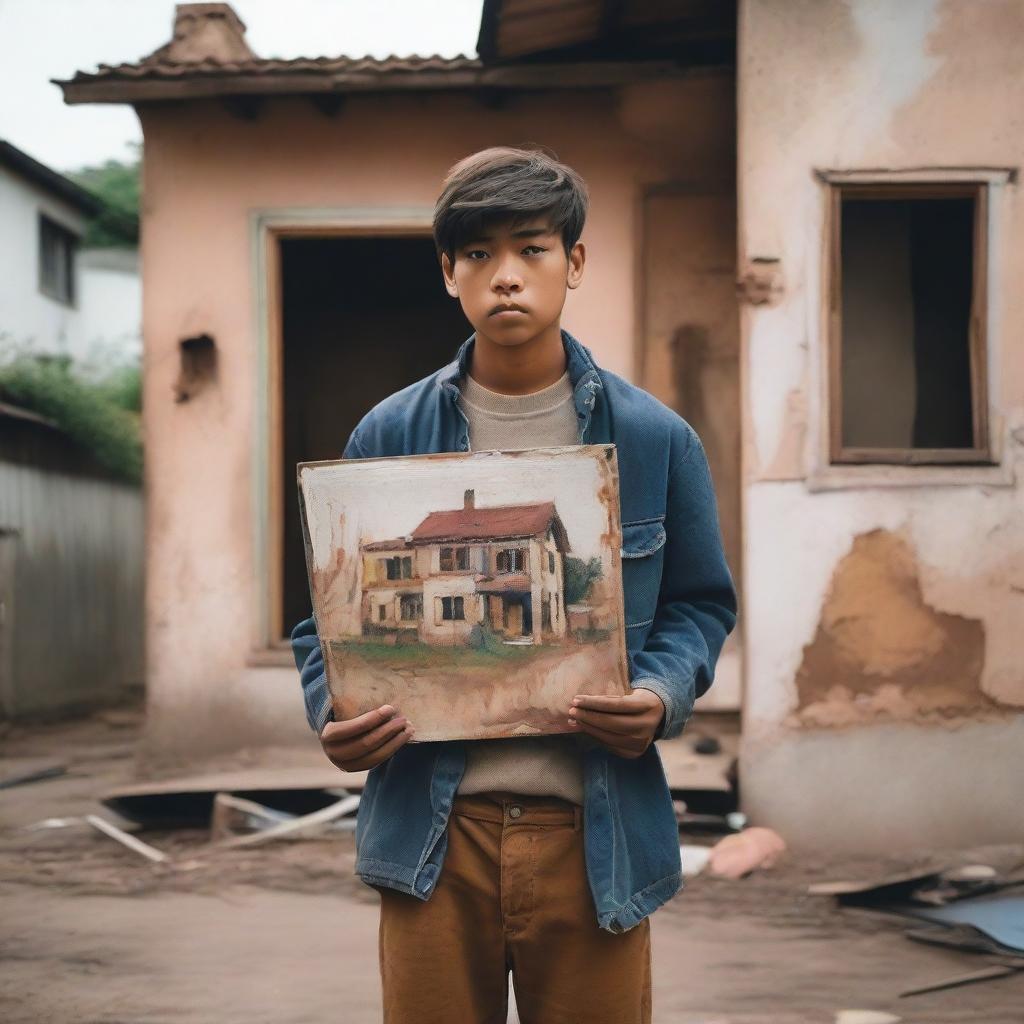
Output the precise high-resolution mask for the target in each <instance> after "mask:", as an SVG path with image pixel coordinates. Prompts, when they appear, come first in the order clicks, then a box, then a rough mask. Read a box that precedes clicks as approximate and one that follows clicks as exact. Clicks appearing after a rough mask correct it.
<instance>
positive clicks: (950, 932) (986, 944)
mask: <svg viewBox="0 0 1024 1024" xmlns="http://www.w3.org/2000/svg"><path fill="white" fill-rule="evenodd" d="M903 934H904V935H906V937H907V938H908V939H913V940H914V941H915V942H924V943H926V944H927V945H930V946H946V947H948V948H951V949H960V950H963V952H965V953H992V954H996V955H998V956H1002V957H1004V958H1005V957H1006V956H1013V955H1015V954H1013V952H1012V950H1008V949H1007V948H1006V947H1005V946H1001V945H1000V944H999V943H998V942H996V941H994V940H993V939H990V938H989V937H988V936H987V935H985V934H983V933H982V932H979V931H978V929H977V928H972V927H971V926H970V925H964V924H961V925H956V924H954V925H945V924H936V925H932V926H931V927H927V928H909V929H907V931H905V932H904V933H903ZM1020 957H1021V963H1022V964H1024V954H1020Z"/></svg>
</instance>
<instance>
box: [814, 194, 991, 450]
mask: <svg viewBox="0 0 1024 1024" xmlns="http://www.w3.org/2000/svg"><path fill="white" fill-rule="evenodd" d="M985 208H986V193H985V187H984V186H983V185H977V184H950V185H934V184H921V185H911V184H877V185H860V184H858V185H835V186H833V208H832V214H833V228H832V230H833V239H832V242H833V245H832V274H831V284H832V287H831V314H832V315H831V331H830V333H831V381H830V415H831V456H832V461H833V462H843V463H872V462H888V463H910V464H920V463H956V462H960V463H971V462H975V463H977V462H987V461H990V457H989V450H988V439H987V436H986V435H987V427H986V402H987V399H986V393H985V374H986V348H985V345H986V338H985V317H984V308H985V245H986V241H985V239H986V236H985Z"/></svg>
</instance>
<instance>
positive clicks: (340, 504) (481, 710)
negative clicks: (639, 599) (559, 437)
mask: <svg viewBox="0 0 1024 1024" xmlns="http://www.w3.org/2000/svg"><path fill="white" fill-rule="evenodd" d="M617 474H618V471H617V462H616V458H615V450H614V447H613V446H606V445H584V446H578V447H577V446H573V447H570V448H545V449H535V450H533V451H523V452H504V453H502V452H477V453H472V454H468V455H462V454H445V455H430V456H410V457H408V458H384V459H361V460H353V461H340V462H324V463H312V464H307V465H302V466H300V467H299V486H300V493H301V499H302V506H303V515H304V517H305V532H306V539H307V564H308V568H309V579H310V592H311V595H312V598H313V607H314V611H315V614H316V617H317V625H318V628H319V632H320V637H321V642H322V644H323V646H324V657H325V663H326V669H327V676H328V683H329V684H330V686H331V691H332V694H333V696H334V699H335V706H336V707H340V708H341V713H342V714H343V715H345V716H346V717H350V716H352V715H354V714H358V713H361V712H362V711H365V710H369V709H370V708H371V707H376V706H379V705H380V704H382V703H391V704H394V705H396V706H399V707H401V708H402V710H403V713H404V714H406V715H407V716H408V717H409V719H410V721H413V722H415V724H416V727H417V735H418V737H419V738H420V739H442V738H456V737H482V736H508V735H523V734H528V733H536V732H564V731H566V725H567V723H566V714H565V712H566V710H567V709H568V706H569V701H570V700H571V699H572V697H573V696H574V695H575V694H576V693H578V692H580V687H582V686H584V685H586V687H587V689H588V692H598V691H600V692H605V693H624V692H626V687H627V685H628V683H627V670H626V660H625V639H624V633H623V629H624V618H623V613H622V591H621V567H620V562H619V558H620V556H621V552H620V546H621V526H620V524H619V504H618V475H617Z"/></svg>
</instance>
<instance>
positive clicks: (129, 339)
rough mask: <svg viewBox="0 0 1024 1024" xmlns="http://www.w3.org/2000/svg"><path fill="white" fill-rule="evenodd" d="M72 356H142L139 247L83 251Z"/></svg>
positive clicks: (130, 358) (135, 358) (131, 359)
mask: <svg viewBox="0 0 1024 1024" xmlns="http://www.w3.org/2000/svg"><path fill="white" fill-rule="evenodd" d="M78 280H79V284H80V286H81V288H80V291H81V296H82V299H81V302H80V304H79V317H80V319H79V323H78V331H77V338H76V339H75V342H74V344H75V351H74V352H73V353H72V354H73V355H74V356H75V357H76V358H78V357H79V355H80V356H81V358H83V359H100V358H110V359H113V360H116V361H117V362H118V363H122V362H138V361H139V360H141V358H142V279H141V278H140V277H139V251H138V249H82V250H81V251H80V252H79V254H78Z"/></svg>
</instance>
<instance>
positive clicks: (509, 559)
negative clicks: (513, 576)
mask: <svg viewBox="0 0 1024 1024" xmlns="http://www.w3.org/2000/svg"><path fill="white" fill-rule="evenodd" d="M525 555H526V552H525V551H524V550H523V548H503V549H502V550H501V551H499V552H498V557H497V563H496V564H497V566H498V572H523V571H524V567H525V563H526V559H525Z"/></svg>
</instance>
